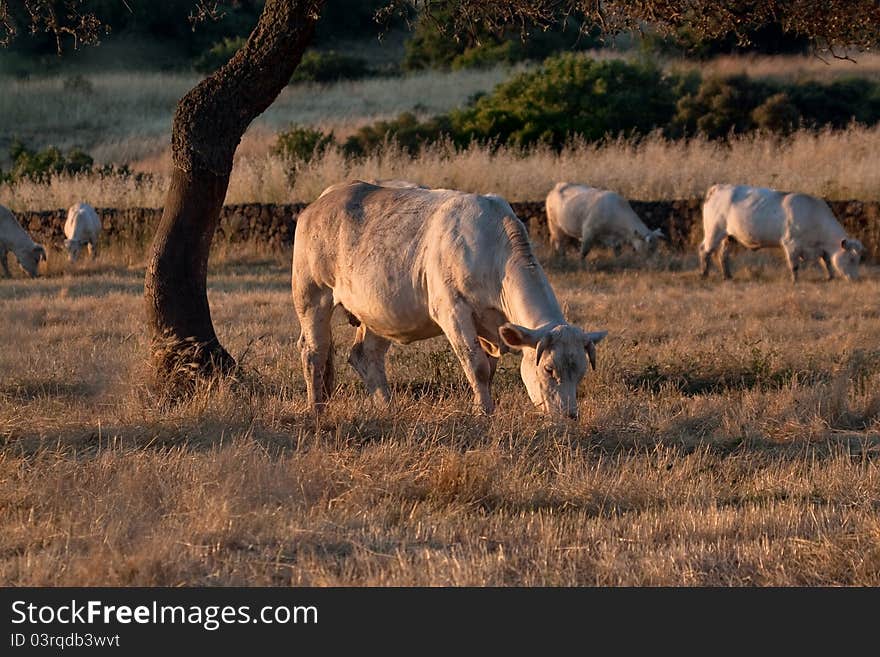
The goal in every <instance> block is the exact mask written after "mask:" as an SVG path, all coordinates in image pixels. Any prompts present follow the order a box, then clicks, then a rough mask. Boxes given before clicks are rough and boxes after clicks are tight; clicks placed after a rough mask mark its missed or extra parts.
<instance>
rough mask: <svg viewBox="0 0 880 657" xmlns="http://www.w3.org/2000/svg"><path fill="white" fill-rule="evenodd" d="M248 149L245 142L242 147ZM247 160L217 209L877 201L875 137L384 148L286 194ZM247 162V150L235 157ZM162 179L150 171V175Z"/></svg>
mask: <svg viewBox="0 0 880 657" xmlns="http://www.w3.org/2000/svg"><path fill="white" fill-rule="evenodd" d="M255 141H259V139H258V137H257V136H252V141H251V146H253V145H254V143H255ZM262 143H263V148H264V150H263V151H262V153H256V152H254V151H253V150H252V151H251V153H252V154H250V155H247V154H245V155H243V156H241V157H239V158H238V160H237V161H236V164H235V167H234V168H233V171H232V180H231V182H230V185H229V191H228V193H227V196H226V203H227V204H234V203H253V202H260V203H290V202H298V201H303V202H310V201H313V200H314V199H315V198H317V197H318V195H320V193H321V191H323V190H324V189H325V188H326V187H328V186H329V185H331V184H333V183H336V182H339V181H340V180H351V179H357V178H361V179H371V178H390V179H404V180H412V181H415V182H418V183H421V184H424V185H428V186H430V187H447V188H452V189H461V190H465V191H471V192H479V193H489V192H494V193H496V194H501V195H502V196H504V197H505V198H507V199H508V200H510V201H534V200H541V199H543V198H544V197H545V196H546V194H547V192H548V191H550V189H552V188H553V185H554V184H556V182H557V181H560V180H571V181H578V182H589V183H590V184H592V185H595V186H597V187H604V188H608V189H614V190H616V191H618V192H620V193H622V194H623V195H625V196H626V197H627V198H631V199H639V200H660V199H675V198H693V197H702V196H703V195H704V194H705V192H706V190H707V189H708V188H709V187H710V186H711V185H713V184H714V183H716V182H721V181H723V182H736V183H742V184H751V185H759V186H767V187H774V188H777V189H788V190H797V191H801V192H806V193H810V194H815V195H818V196H822V197H824V198H828V199H842V200H849V199H860V200H865V201H867V200H876V199H880V168H878V167H877V166H876V160H877V158H876V153H877V152H878V150H880V127H875V128H864V127H859V126H852V127H850V128H849V129H847V130H839V131H821V132H811V131H806V130H805V131H800V132H797V133H795V134H794V135H793V136H792V137H790V138H788V139H784V140H780V139H779V138H777V137H773V136H769V135H753V136H748V137H741V138H736V139H733V140H731V142H730V143H729V144H723V143H719V142H712V141H709V140H705V139H691V140H688V141H675V140H668V139H664V138H663V137H662V136H659V135H652V136H649V137H646V138H644V139H642V140H640V141H638V142H633V141H627V140H616V141H611V142H609V143H605V144H579V143H575V144H572V145H571V146H570V147H569V148H566V149H564V150H563V151H562V152H561V153H555V152H553V151H551V150H549V149H542V148H537V149H534V150H531V151H529V152H527V153H522V152H519V151H518V150H515V149H509V148H498V149H491V148H488V147H482V146H476V145H475V146H471V147H470V148H467V149H465V150H456V149H455V148H453V147H451V146H449V145H443V144H441V145H437V146H434V147H429V148H426V149H425V150H424V151H423V152H422V153H421V155H420V156H419V157H418V158H413V157H411V156H410V155H408V154H406V153H403V152H401V151H400V150H399V149H397V148H394V147H390V148H387V149H385V150H384V151H383V152H380V153H378V154H375V155H371V156H368V157H365V158H360V159H355V160H352V159H346V158H345V157H343V156H342V155H341V154H340V153H338V152H337V151H327V152H326V153H325V154H324V155H323V156H322V157H318V158H315V159H314V160H312V161H311V162H310V163H309V164H307V165H303V166H300V167H299V169H298V170H297V172H296V177H295V180H294V181H293V183H292V184H291V181H290V179H289V178H288V171H287V166H286V165H285V163H284V162H283V161H282V160H280V159H279V158H277V157H274V156H272V155H269V154H267V153H266V151H267V150H268V147H269V140H268V138H265V135H264V138H262ZM245 152H246V153H247V149H245ZM160 168H161V167H160ZM168 180H169V177H167V176H166V175H164V174H161V173H160V174H157V175H156V176H155V177H154V178H153V179H152V180H146V181H134V180H132V179H120V178H114V177H107V178H102V177H99V176H97V175H91V176H73V177H70V176H68V177H63V176H61V177H55V178H53V179H52V182H51V184H49V185H45V184H39V183H33V182H20V183H18V184H17V185H15V186H10V185H0V204H2V205H5V206H7V207H9V208H11V209H12V210H14V211H20V210H37V209H43V210H54V209H57V208H64V207H69V206H70V205H71V204H73V203H74V202H76V201H78V200H83V199H85V200H88V201H89V202H91V203H92V204H93V205H95V206H96V207H117V208H119V207H161V206H162V204H163V203H164V200H165V191H166V189H167V181H168Z"/></svg>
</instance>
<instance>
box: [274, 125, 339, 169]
mask: <svg viewBox="0 0 880 657" xmlns="http://www.w3.org/2000/svg"><path fill="white" fill-rule="evenodd" d="M334 143H335V141H334V139H333V133H330V134H324V133H323V132H321V131H320V130H312V129H311V128H305V127H302V126H298V125H291V126H290V128H289V129H288V130H286V131H285V132H280V133H278V137H277V139H276V140H275V145H274V146H273V147H272V153H273V154H275V155H277V156H279V157H281V158H282V159H284V160H287V161H289V162H309V161H310V160H311V159H312V158H313V157H319V156H320V155H322V154H323V153H324V151H325V150H327V148H329V147H330V146H332V145H333V144H334Z"/></svg>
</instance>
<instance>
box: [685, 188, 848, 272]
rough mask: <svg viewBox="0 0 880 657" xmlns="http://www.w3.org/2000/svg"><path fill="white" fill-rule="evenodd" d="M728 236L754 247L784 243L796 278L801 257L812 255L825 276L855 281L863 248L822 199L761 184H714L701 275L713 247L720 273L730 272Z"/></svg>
mask: <svg viewBox="0 0 880 657" xmlns="http://www.w3.org/2000/svg"><path fill="white" fill-rule="evenodd" d="M731 239H733V240H736V241H737V242H739V243H740V244H742V245H743V246H744V247H746V248H748V249H752V250H757V249H762V248H765V247H782V250H783V251H784V252H785V257H786V260H787V261H788V267H789V269H790V271H791V280H792V281H793V282H797V276H798V269H799V268H800V263H801V262H802V261H807V262H808V261H811V260H818V262H819V264H820V265H821V267H822V269H823V271H824V272H825V277H826V278H827V279H828V280H831V279H832V278H833V277H834V272H835V271H836V272H837V273H838V274H840V275H841V276H843V277H844V278H846V279H847V280H850V281H854V280H856V279H857V278H858V277H859V261H860V259H861V256H862V253H863V251H864V247H863V246H862V243H861V242H860V241H859V240H857V239H852V238H851V237H849V236H848V235H847V234H846V231H845V230H844V229H843V226H841V225H840V223H839V222H838V221H837V219H835V218H834V214H833V213H832V212H831V208H829V207H828V204H827V203H826V202H825V201H823V200H822V199H819V198H815V197H814V196H808V195H807V194H789V193H785V192H778V191H776V190H773V189H766V188H763V187H748V186H746V185H713V186H712V187H710V188H709V190H708V191H707V192H706V200H705V202H704V203H703V241H702V242H701V243H700V248H699V256H700V273H701V274H702V275H703V276H706V275H707V274H708V272H709V259H710V257H711V256H712V254H714V253H717V254H718V255H717V257H718V267H719V269H721V275H722V276H723V277H724V278H725V279H729V278H730V263H729V258H728V253H727V248H728V245H729V240H731Z"/></svg>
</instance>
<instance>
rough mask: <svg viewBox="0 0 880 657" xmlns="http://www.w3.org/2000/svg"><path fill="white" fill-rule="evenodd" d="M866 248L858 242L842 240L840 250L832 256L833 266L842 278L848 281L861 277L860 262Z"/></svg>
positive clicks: (847, 239) (848, 239)
mask: <svg viewBox="0 0 880 657" xmlns="http://www.w3.org/2000/svg"><path fill="white" fill-rule="evenodd" d="M864 250H865V247H863V246H862V243H861V242H859V241H858V240H854V239H850V238H844V239H842V240H840V248H839V249H837V250H836V251H835V252H834V253H832V254H831V264H832V265H834V269H836V270H837V273H839V274H840V275H841V276H843V277H844V278H845V279H847V280H848V281H854V280H857V279H858V277H859V261H860V260H861V259H862V252H863V251H864Z"/></svg>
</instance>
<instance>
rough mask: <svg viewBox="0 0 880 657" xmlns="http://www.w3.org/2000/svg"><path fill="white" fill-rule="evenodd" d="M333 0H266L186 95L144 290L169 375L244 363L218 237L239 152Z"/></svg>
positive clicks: (160, 364) (156, 346)
mask: <svg viewBox="0 0 880 657" xmlns="http://www.w3.org/2000/svg"><path fill="white" fill-rule="evenodd" d="M323 4H324V0H266V5H265V7H264V9H263V13H262V14H261V15H260V19H259V21H258V22H257V25H256V27H255V28H254V30H253V32H252V33H251V35H250V37H249V38H248V40H247V42H246V43H245V45H244V46H243V47H242V48H241V49H240V50H239V51H238V52H237V53H236V54H235V56H234V57H233V58H232V59H231V60H230V61H229V62H228V63H227V64H226V65H224V66H223V67H222V68H220V69H219V70H218V71H216V72H215V73H214V74H213V75H211V76H210V77H208V78H207V79H205V80H203V81H202V82H201V83H200V84H199V85H197V86H196V87H195V88H194V89H192V90H191V91H190V92H189V93H188V94H186V96H184V97H183V98H182V99H181V101H180V102H179V103H178V105H177V111H176V112H175V115H174V124H173V127H172V137H171V144H172V153H173V159H174V171H173V173H172V177H171V185H170V187H169V189H168V196H167V198H166V200H165V209H164V211H163V213H162V221H161V223H160V224H159V228H158V230H157V232H156V237H155V239H154V240H153V245H152V248H151V251H150V257H149V261H148V264H147V275H146V281H145V284H144V296H145V299H146V306H147V321H148V323H149V327H150V332H151V338H152V342H153V352H152V357H153V361H154V364H155V365H156V366H157V368H158V373H159V377H160V379H164V380H165V381H167V382H168V383H172V382H173V383H177V382H178V381H177V380H178V379H180V378H181V377H180V375H183V377H184V378H185V379H192V378H193V376H194V375H208V374H212V373H214V372H218V371H219V372H226V371H229V370H231V369H232V368H233V367H234V366H235V360H234V359H233V358H232V356H230V355H229V353H228V352H227V351H226V349H224V348H223V345H221V344H220V341H219V340H218V339H217V334H216V333H215V332H214V325H213V324H212V322H211V311H210V308H209V307H208V296H207V274H208V255H209V254H210V250H211V241H212V240H213V237H214V232H215V230H216V228H217V222H218V221H219V218H220V210H221V208H222V207H223V201H224V199H225V198H226V190H227V188H228V186H229V175H230V172H231V171H232V161H233V156H234V155H235V149H236V148H237V147H238V144H239V142H240V141H241V137H242V135H244V132H245V130H247V127H248V126H249V125H250V123H251V122H252V121H253V120H254V119H255V118H256V117H257V116H259V115H260V114H261V113H262V112H263V111H265V109H266V108H267V107H269V105H271V104H272V102H273V101H274V100H275V98H277V97H278V94H280V93H281V90H282V89H284V87H285V86H286V85H287V83H288V82H289V80H290V76H291V75H292V74H293V71H294V70H295V69H296V66H297V65H298V64H299V61H300V59H301V57H302V54H303V51H304V50H305V49H306V47H307V46H308V44H309V43H310V42H311V40H312V37H313V35H314V31H315V23H316V21H317V19H318V16H319V14H320V11H321V8H322V6H323Z"/></svg>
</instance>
